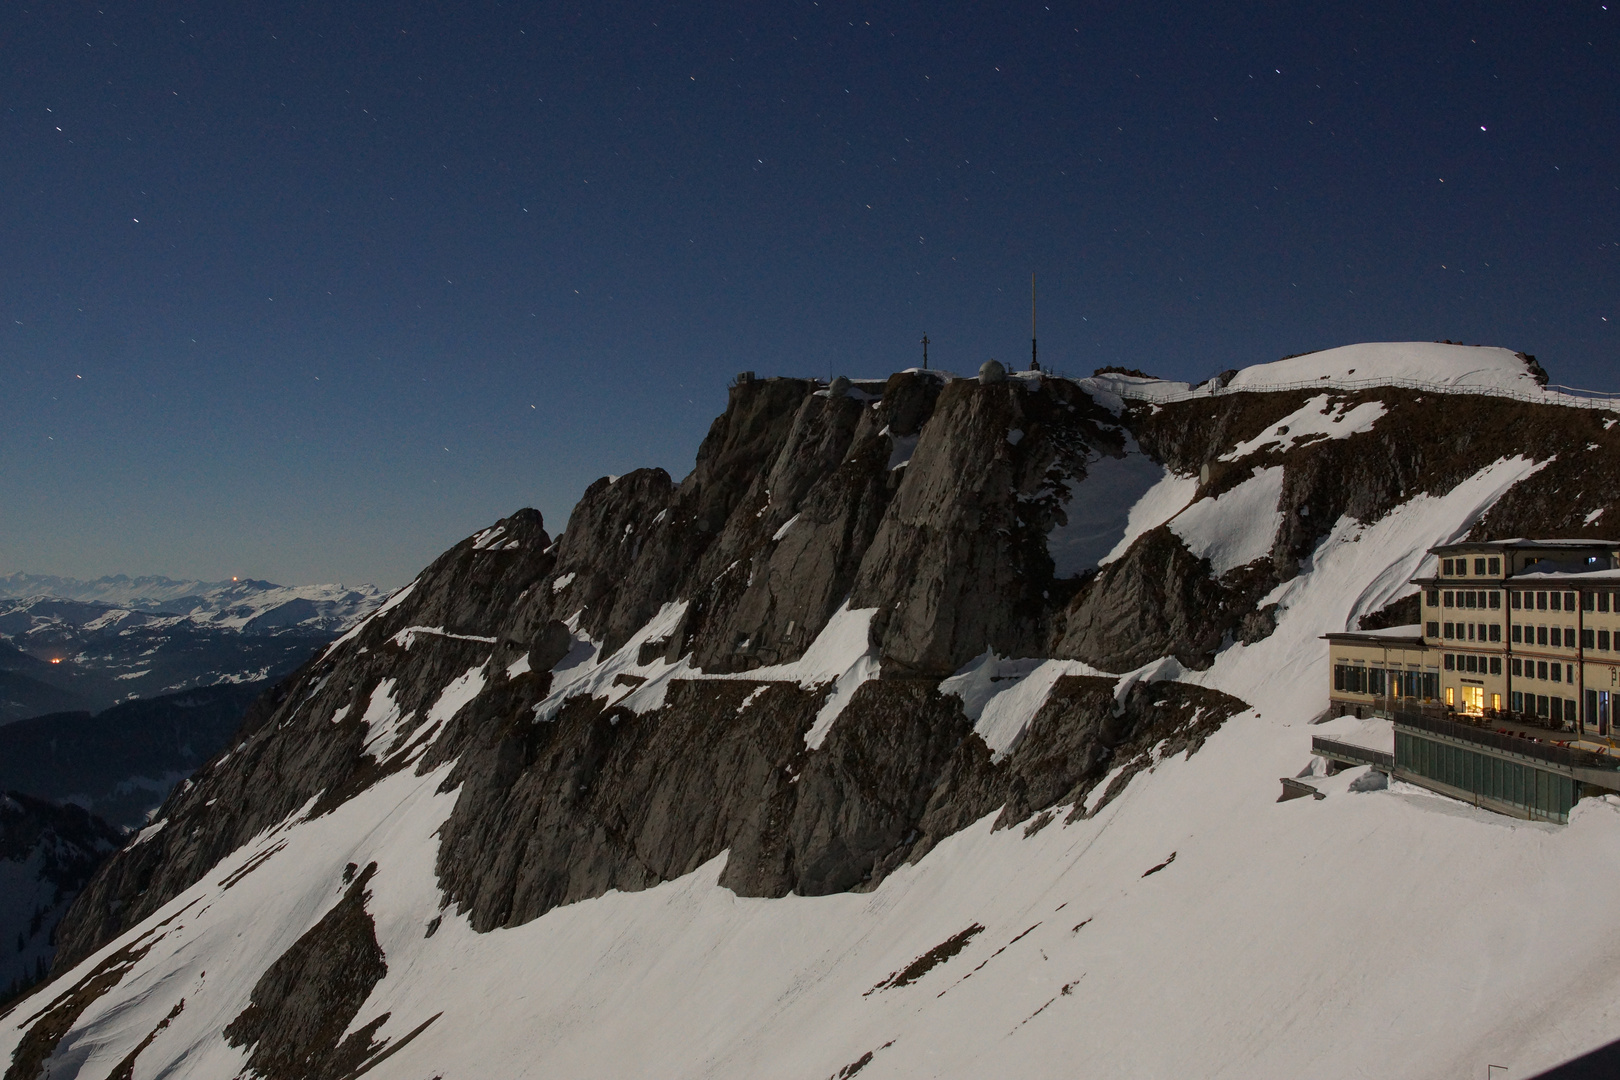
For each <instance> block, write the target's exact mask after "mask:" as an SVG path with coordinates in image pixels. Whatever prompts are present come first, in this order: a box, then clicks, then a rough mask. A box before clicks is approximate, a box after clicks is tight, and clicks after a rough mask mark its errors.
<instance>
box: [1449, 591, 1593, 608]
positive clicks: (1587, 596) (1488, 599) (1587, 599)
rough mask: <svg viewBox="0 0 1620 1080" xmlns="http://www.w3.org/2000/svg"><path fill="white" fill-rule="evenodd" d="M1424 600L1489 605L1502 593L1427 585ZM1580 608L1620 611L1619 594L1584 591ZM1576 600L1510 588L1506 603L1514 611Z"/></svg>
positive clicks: (1496, 603) (1565, 604) (1498, 604)
mask: <svg viewBox="0 0 1620 1080" xmlns="http://www.w3.org/2000/svg"><path fill="white" fill-rule="evenodd" d="M1427 600H1428V603H1429V606H1430V607H1458V608H1490V609H1491V610H1492V611H1497V610H1500V609H1501V607H1502V594H1501V592H1500V591H1499V590H1496V589H1430V590H1429V591H1428V596H1427ZM1578 602H1579V604H1580V608H1581V610H1582V611H1599V612H1603V613H1605V614H1607V613H1608V612H1610V611H1614V612H1617V613H1620V596H1614V595H1612V593H1611V591H1610V590H1607V589H1603V590H1598V591H1594V592H1583V593H1581V594H1580V600H1579V601H1578ZM1576 604H1577V600H1576V598H1575V594H1574V593H1572V592H1558V591H1548V590H1544V589H1537V590H1534V591H1531V590H1530V589H1513V590H1511V591H1510V592H1509V593H1508V606H1509V607H1510V608H1512V609H1513V610H1514V611H1574V610H1575V607H1576Z"/></svg>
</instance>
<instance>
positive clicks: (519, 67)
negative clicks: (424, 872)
mask: <svg viewBox="0 0 1620 1080" xmlns="http://www.w3.org/2000/svg"><path fill="white" fill-rule="evenodd" d="M602 7H604V8H606V7H608V6H607V5H602ZM1616 17H1617V15H1616V13H1615V12H1610V11H1608V10H1606V9H1605V7H1604V5H1603V4H1601V3H1568V4H1538V5H1528V4H1501V3H1498V4H1421V5H1419V4H1412V3H1410V2H1409V0H1407V2H1403V3H1399V4H1378V3H1357V4H1353V5H1351V4H1346V5H1343V6H1341V7H1339V8H1338V9H1337V10H1336V11H1327V12H1326V13H1324V12H1323V10H1322V6H1321V5H1299V4H1287V5H1285V4H1254V3H1248V4H1234V5H1221V4H1214V3H1198V4H1158V5H1146V4H1140V3H1118V4H1084V5H1076V4H1065V3H1051V4H1046V3H997V4H976V5H975V4H966V5H955V6H946V5H937V4H912V5H903V4H889V5H881V6H879V5H860V4H852V3H828V2H823V3H819V4H818V3H812V2H810V0H803V2H800V0H784V2H781V3H775V4H769V5H721V4H717V3H705V4H668V5H660V4H625V5H613V6H611V8H610V9H609V10H602V11H599V10H593V9H592V8H591V7H585V6H580V5H569V6H563V5H555V4H534V5H524V4H512V5H501V4H492V3H487V2H479V0H463V2H461V3H458V4H455V5H445V4H413V3H389V4H361V3H352V2H343V0H337V2H333V3H322V4H307V5H305V4H294V3H286V4H267V3H253V2H248V3H233V4H193V3H162V2H159V3H146V4H132V3H103V4H99V5H98V4H92V3H46V4H26V5H25V6H24V7H17V6H13V7H12V8H10V9H9V10H8V12H7V17H6V19H5V20H4V26H3V27H0V49H3V56H4V58H5V63H4V65H3V66H0V88H3V111H0V123H3V125H4V127H3V135H0V139H3V142H0V194H3V198H0V252H3V254H4V258H3V259H0V305H3V316H0V317H3V322H4V325H3V327H0V330H3V332H0V375H3V376H4V380H3V383H0V385H3V387H4V390H3V392H0V573H3V572H9V571H13V570H27V571H35V572H51V573H60V574H71V575H76V576H93V575H97V574H101V573H107V572H118V571H124V572H130V573H149V572H158V573H168V574H171V575H175V576H182V575H185V576H190V575H197V576H203V577H221V576H229V575H232V574H241V575H244V576H245V575H252V576H255V577H268V578H271V579H273V580H279V581H286V582H304V581H314V580H337V579H343V580H349V581H359V580H371V581H375V582H377V583H378V584H382V585H397V584H401V583H403V582H404V581H406V580H408V579H409V577H410V576H411V575H412V574H413V573H414V572H415V570H416V569H417V568H418V567H420V566H421V565H422V564H424V563H425V562H427V561H428V560H429V559H431V558H432V557H433V556H434V555H436V554H437V553H438V552H439V551H441V550H442V549H443V548H444V547H446V546H447V545H448V544H450V543H452V542H454V541H455V540H456V539H458V538H460V537H462V536H464V535H466V534H468V533H469V532H471V531H473V530H474V529H476V528H478V527H479V526H481V525H483V524H485V523H487V522H488V521H489V520H491V519H493V518H495V517H497V516H499V515H501V514H504V513H507V512H509V511H511V510H513V509H515V508H517V507H519V506H523V505H533V506H537V507H539V508H540V509H541V510H542V512H543V513H544V514H545V516H546V520H547V523H548V526H549V527H550V528H551V529H552V530H553V531H557V530H559V529H560V528H561V527H562V525H563V522H564V521H565V519H566V516H567V513H568V510H569V508H570V507H571V505H572V503H573V501H574V499H575V498H577V496H578V494H579V493H580V491H581V490H583V488H584V487H585V485H586V484H588V483H589V482H590V481H591V480H592V479H594V478H595V477H597V476H599V475H602V474H603V473H610V472H613V473H617V472H624V471H628V470H629V469H632V468H635V467H637V466H639V465H661V466H663V467H665V468H667V469H669V470H670V472H671V473H673V474H674V475H675V476H677V478H678V477H680V476H682V475H684V474H685V473H686V471H687V470H688V469H690V467H691V463H692V458H693V454H694V452H695V450H696V447H697V443H698V441H699V440H700V439H701V437H702V435H703V433H704V431H705V430H706V429H707V425H708V423H709V421H710V420H711V418H712V417H713V416H714V415H715V414H716V413H717V412H718V411H719V410H720V409H721V408H722V407H723V405H724V400H725V386H726V381H727V380H728V378H729V377H730V376H731V375H733V374H734V373H735V372H737V371H740V370H744V369H751V370H755V371H758V372H760V373H761V374H767V373H782V374H816V375H821V376H823V377H825V376H826V375H827V374H828V373H829V372H842V373H848V374H857V375H882V374H885V373H887V372H889V371H891V370H895V369H898V368H901V367H904V366H907V365H910V364H912V363H914V362H915V361H916V358H917V346H916V344H915V342H916V341H917V338H918V337H919V336H920V335H921V333H922V332H923V331H924V330H926V331H927V332H928V334H929V335H930V337H931V339H932V340H933V342H934V344H933V346H932V348H931V356H932V358H933V359H934V361H935V362H936V364H937V365H938V366H942V367H946V368H954V369H956V370H963V371H967V370H972V369H974V368H976V367H977V366H978V364H979V363H980V362H981V361H983V360H984V359H985V358H987V357H989V356H998V357H1001V358H1003V359H1014V360H1018V361H1019V362H1022V361H1023V359H1024V358H1025V357H1027V354H1028V281H1029V274H1030V273H1031V272H1032V271H1033V272H1035V273H1037V274H1038V275H1039V276H1040V284H1041V328H1040V338H1041V356H1042V359H1043V360H1045V361H1047V362H1048V364H1049V366H1055V367H1057V368H1058V369H1060V370H1062V371H1065V372H1068V373H1075V374H1083V373H1089V372H1090V371H1091V370H1092V369H1093V368H1095V367H1097V366H1099V365H1102V364H1113V363H1124V364H1128V365H1130V366H1134V367H1141V368H1146V369H1148V370H1150V371H1153V372H1155V373H1158V374H1163V375H1166V376H1173V377H1182V378H1189V377H1202V376H1204V375H1207V374H1209V373H1211V372H1214V371H1218V370H1220V369H1223V368H1227V367H1235V366H1241V365H1243V364H1248V363H1256V362H1262V361H1267V360H1272V359H1275V358H1277V357H1278V356H1281V355H1284V354H1288V353H1296V352H1301V351H1304V350H1307V349H1314V348H1323V347H1328V346H1333V345H1341V344H1348V343H1350V342H1355V341H1367V340H1403V339H1420V340H1433V339H1440V338H1447V339H1453V340H1458V341H1468V342H1478V343H1488V344H1501V345H1507V346H1509V347H1512V348H1516V349H1523V350H1526V351H1529V352H1533V353H1536V354H1537V355H1538V356H1539V357H1540V358H1541V360H1542V361H1543V363H1544V364H1545V365H1546V366H1547V367H1548V368H1549V369H1550V370H1551V372H1552V375H1553V378H1554V380H1555V381H1558V382H1564V383H1570V384H1573V385H1580V386H1591V387H1595V388H1598V389H1605V390H1615V389H1620V371H1617V370H1616V368H1615V364H1614V356H1615V347H1616V337H1615V334H1616V332H1617V330H1620V326H1617V325H1616V323H1614V322H1608V321H1605V319H1617V320H1620V305H1617V304H1616V303H1615V301H1616V288H1617V285H1620V274H1617V269H1620V266H1617V257H1620V151H1617V139H1620V94H1617V81H1620V78H1617V73H1620V49H1617V47H1616V46H1617V44H1620V36H1617V32H1616V21H1615V20H1616Z"/></svg>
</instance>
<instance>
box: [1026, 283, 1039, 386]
mask: <svg viewBox="0 0 1620 1080" xmlns="http://www.w3.org/2000/svg"><path fill="white" fill-rule="evenodd" d="M1029 370H1031V371H1039V370H1041V361H1040V358H1039V357H1038V356H1037V355H1036V353H1035V275H1034V274H1031V275H1029Z"/></svg>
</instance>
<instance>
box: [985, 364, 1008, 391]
mask: <svg viewBox="0 0 1620 1080" xmlns="http://www.w3.org/2000/svg"><path fill="white" fill-rule="evenodd" d="M1006 377H1007V369H1006V368H1004V367H1002V366H1001V361H1000V360H995V359H990V360H986V361H985V362H984V363H983V364H980V365H979V383H980V384H981V385H983V386H989V385H990V384H991V383H998V382H1001V381H1002V380H1003V379H1005V378H1006Z"/></svg>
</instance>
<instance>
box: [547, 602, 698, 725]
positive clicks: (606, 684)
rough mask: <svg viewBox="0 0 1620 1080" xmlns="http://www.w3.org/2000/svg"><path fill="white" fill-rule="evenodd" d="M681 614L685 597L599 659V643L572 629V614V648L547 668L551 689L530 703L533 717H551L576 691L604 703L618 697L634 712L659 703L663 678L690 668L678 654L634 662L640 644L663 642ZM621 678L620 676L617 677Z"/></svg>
mask: <svg viewBox="0 0 1620 1080" xmlns="http://www.w3.org/2000/svg"><path fill="white" fill-rule="evenodd" d="M685 614H686V601H685V600H681V601H679V602H676V603H666V604H665V605H664V606H663V607H661V608H659V610H658V613H657V614H656V615H654V616H653V617H652V618H651V619H649V620H648V622H647V625H645V626H643V627H642V628H641V629H640V630H637V631H636V632H635V633H634V634H632V635H630V640H628V641H626V642H625V643H624V645H623V646H622V647H621V648H620V649H619V650H618V651H617V652H615V653H613V654H612V655H611V656H607V657H602V656H601V655H600V654H601V643H600V642H596V641H592V640H591V639H590V638H589V637H587V636H586V635H584V634H583V633H581V632H580V631H579V630H578V629H577V627H578V618H579V615H578V613H576V614H575V616H574V617H573V619H571V620H570V622H571V623H572V624H573V629H574V648H573V649H572V650H570V652H569V654H568V655H567V656H565V657H564V658H563V659H562V660H560V661H559V662H558V663H557V666H556V667H554V668H552V669H551V670H552V682H551V693H549V694H548V695H546V698H545V700H544V701H542V702H540V704H538V705H536V706H535V707H534V715H535V718H536V719H537V720H552V719H554V718H555V717H556V715H557V712H558V710H560V709H561V708H562V707H563V703H564V702H566V701H567V700H568V699H569V698H572V697H579V696H581V695H584V696H588V697H594V698H603V699H605V700H606V701H607V702H608V704H610V705H611V704H615V703H619V702H621V701H622V703H623V705H624V706H625V708H627V709H629V710H630V711H632V712H634V713H636V714H637V715H640V714H642V713H647V712H651V711H653V710H654V709H659V708H662V707H663V704H664V695H665V693H666V692H667V691H668V689H669V682H670V680H671V679H673V678H675V677H676V676H677V675H680V674H684V673H686V672H688V671H690V670H691V665H690V664H689V663H688V662H687V660H686V659H685V658H684V657H683V658H682V659H680V660H678V661H676V662H675V663H673V664H671V663H667V662H665V660H664V659H663V657H661V656H660V657H659V658H657V659H656V660H654V661H653V662H652V663H650V664H641V663H638V662H637V661H638V659H639V657H640V655H641V647H642V646H643V645H646V644H649V643H651V642H654V641H665V640H667V639H668V638H669V637H670V636H671V635H672V634H674V633H675V631H676V630H677V629H678V628H679V626H680V623H681V618H682V616H684V615H685ZM620 675H624V676H627V678H626V679H620V678H619V676H620Z"/></svg>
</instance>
